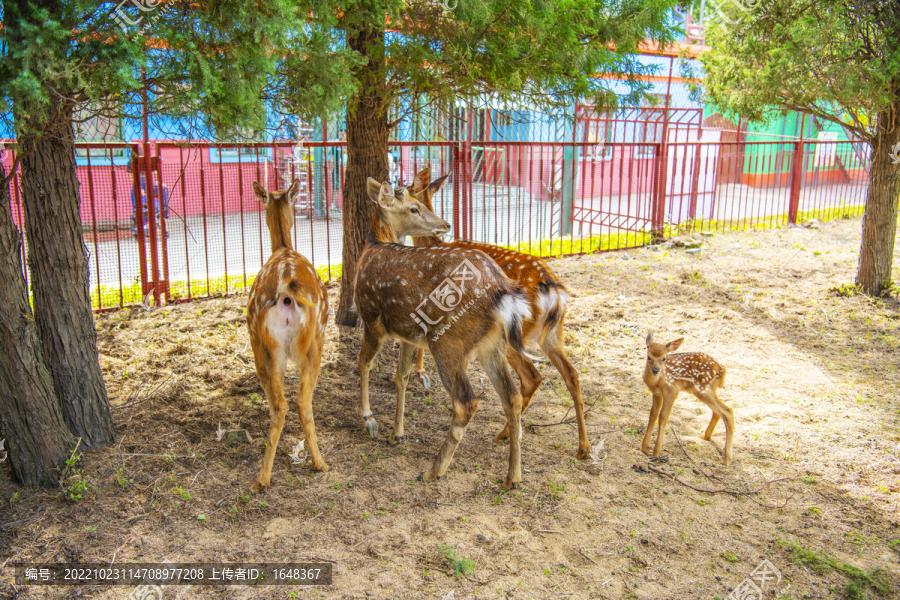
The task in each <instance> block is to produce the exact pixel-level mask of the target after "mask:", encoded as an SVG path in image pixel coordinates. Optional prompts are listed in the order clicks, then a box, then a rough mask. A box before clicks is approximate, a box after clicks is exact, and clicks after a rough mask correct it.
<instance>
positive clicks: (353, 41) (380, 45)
mask: <svg viewBox="0 0 900 600" xmlns="http://www.w3.org/2000/svg"><path fill="white" fill-rule="evenodd" d="M347 44H348V45H349V46H350V48H352V49H353V50H356V51H357V52H359V53H360V54H362V55H363V56H365V57H367V58H368V59H369V61H368V63H367V64H365V65H362V66H361V67H359V68H358V69H357V71H356V78H357V80H358V81H359V83H360V92H359V94H357V96H356V97H355V98H352V99H350V101H349V103H348V106H347V175H346V178H347V179H346V187H345V189H344V256H343V263H344V264H343V267H342V268H343V273H342V275H341V298H340V302H339V303H338V308H337V313H336V315H335V322H336V323H337V324H338V325H348V326H350V327H355V326H356V324H357V314H356V309H355V307H354V304H353V285H354V283H355V280H356V265H357V263H358V262H359V257H360V255H361V254H362V251H363V248H364V247H365V245H366V238H367V237H368V235H369V225H370V222H371V220H372V211H373V207H374V204H373V203H372V201H371V200H370V199H369V195H368V193H367V192H366V179H367V178H369V177H372V178H374V179H377V180H378V181H385V180H387V178H388V163H387V153H388V115H387V108H388V107H387V100H386V98H385V95H386V90H385V87H384V85H385V84H384V67H385V64H384V30H383V29H380V30H377V31H362V32H359V33H356V34H348V37H347Z"/></svg>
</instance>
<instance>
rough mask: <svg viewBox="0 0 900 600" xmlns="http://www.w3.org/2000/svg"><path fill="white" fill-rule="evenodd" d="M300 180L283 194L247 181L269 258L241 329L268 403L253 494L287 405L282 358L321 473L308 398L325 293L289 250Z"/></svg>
mask: <svg viewBox="0 0 900 600" xmlns="http://www.w3.org/2000/svg"><path fill="white" fill-rule="evenodd" d="M299 189H300V181H299V180H294V182H293V183H292V184H291V187H290V188H288V189H287V190H285V191H283V192H266V191H265V190H264V189H263V188H262V186H261V185H259V183H257V182H255V181H254V182H253V192H254V193H255V194H256V197H257V198H259V200H260V202H262V203H263V204H264V205H265V207H266V226H267V227H268V228H269V237H270V238H271V241H272V256H270V257H269V260H267V261H266V264H264V265H263V267H262V269H260V271H259V275H257V277H256V281H254V282H253V287H252V288H251V289H250V299H249V300H248V302H247V326H248V329H249V330H250V345H251V346H252V348H253V358H254V360H255V362H256V374H257V375H258V376H259V381H260V383H261V384H262V387H263V389H264V390H265V392H266V399H267V400H268V401H269V417H270V419H271V420H270V423H269V439H268V442H267V444H266V455H265V457H264V458H263V463H262V468H261V469H260V471H259V477H257V479H256V482H255V483H254V484H253V488H252V489H253V491H255V492H259V491H263V490H265V489H266V487H267V486H268V485H269V480H270V479H271V477H272V463H273V462H274V460H275V451H276V450H277V449H278V440H279V438H280V437H281V430H282V429H283V428H284V417H285V413H286V412H287V402H286V401H285V399H284V370H285V366H286V363H287V360H288V359H291V360H293V361H294V362H295V363H297V365H298V366H299V367H300V394H299V396H298V398H297V412H298V414H299V415H300V423H301V424H302V425H303V432H304V433H305V434H306V443H307V448H308V450H309V456H310V461H311V462H312V468H313V470H314V471H327V470H328V465H327V464H325V461H324V460H322V455H321V454H320V453H319V446H318V444H317V443H316V425H315V422H314V421H313V413H312V394H313V389H314V388H315V387H316V380H317V379H318V378H319V367H320V364H321V359H322V346H323V345H324V344H325V323H326V320H327V318H328V293H327V292H326V290H325V286H324V285H322V280H321V279H319V275H318V273H316V271H315V269H313V266H312V264H311V263H310V262H309V261H308V260H306V258H304V257H303V255H301V254H299V253H298V252H295V251H294V248H293V245H292V244H291V228H292V227H293V226H294V196H295V195H296V194H297V192H298V191H299Z"/></svg>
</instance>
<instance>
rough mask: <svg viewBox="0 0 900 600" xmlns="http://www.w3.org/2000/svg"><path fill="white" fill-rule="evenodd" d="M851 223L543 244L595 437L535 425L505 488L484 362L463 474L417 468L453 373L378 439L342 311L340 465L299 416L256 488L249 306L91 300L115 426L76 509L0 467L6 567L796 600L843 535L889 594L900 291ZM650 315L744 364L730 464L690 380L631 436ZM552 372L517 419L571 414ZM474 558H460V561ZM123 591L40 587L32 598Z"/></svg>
mask: <svg viewBox="0 0 900 600" xmlns="http://www.w3.org/2000/svg"><path fill="white" fill-rule="evenodd" d="M858 236H859V222H858V221H856V220H853V221H837V222H833V223H828V224H825V225H823V229H821V230H808V229H787V230H786V229H782V230H774V231H768V232H755V233H731V234H727V235H720V236H716V237H714V238H711V239H710V240H708V241H709V242H710V243H711V249H710V250H708V251H706V252H704V254H703V255H702V256H700V257H696V256H691V255H688V254H685V253H684V252H683V251H681V250H668V251H667V250H664V249H660V250H657V251H653V250H650V249H642V250H636V251H630V252H620V253H614V254H604V255H597V256H586V257H580V258H569V259H565V260H560V261H555V262H554V269H555V270H556V271H557V272H558V273H559V275H560V276H561V277H562V278H563V280H564V281H566V282H567V284H568V285H569V286H570V288H571V289H572V291H573V293H574V296H575V299H574V301H573V303H572V306H571V309H570V311H569V316H568V328H567V344H568V348H569V350H570V351H571V354H572V357H573V362H574V363H575V365H576V367H577V368H578V370H579V372H580V373H581V382H582V388H583V390H584V397H585V401H586V403H587V404H588V405H589V407H590V411H589V413H588V427H589V431H590V433H591V439H592V441H593V440H597V441H595V447H596V446H598V445H599V444H598V442H599V441H600V440H602V443H603V450H602V451H601V452H599V453H598V455H597V460H596V461H591V460H587V461H576V460H575V459H574V452H575V449H576V446H577V443H576V442H577V437H576V434H575V430H574V428H573V427H572V426H571V425H566V424H564V425H555V426H546V427H528V428H527V433H526V435H525V437H524V440H523V450H524V452H523V467H524V469H525V472H524V473H523V475H524V481H523V484H522V486H521V487H520V489H518V490H516V491H512V492H502V491H501V490H500V488H499V486H498V483H499V480H500V479H501V478H502V477H503V476H504V474H505V472H506V454H507V450H506V447H505V446H497V445H495V444H494V443H493V441H492V440H493V436H494V434H495V433H496V432H497V430H499V428H500V427H501V425H502V420H503V417H502V411H501V409H500V406H499V402H498V401H497V400H496V397H495V395H494V393H493V391H492V390H490V388H489V386H488V385H487V384H486V381H485V380H483V375H482V374H481V372H480V370H478V369H477V368H473V371H472V379H473V384H474V386H475V388H476V392H478V393H479V395H480V397H482V398H483V400H482V402H481V404H480V409H479V412H478V414H477V415H476V417H475V419H474V421H473V423H472V424H471V425H470V427H469V430H468V432H467V434H466V437H465V438H464V439H463V443H462V444H461V446H460V448H459V451H458V452H457V454H456V456H455V458H454V461H453V463H452V464H451V467H450V470H449V471H448V473H447V476H446V477H445V478H444V479H442V480H441V481H439V482H436V483H432V484H428V485H424V484H417V483H415V482H414V481H413V480H414V478H415V476H416V475H417V474H418V473H419V472H420V471H422V470H423V469H424V468H425V466H426V465H427V464H428V463H429V462H430V461H431V459H432V458H433V456H434V454H435V452H436V451H437V449H438V446H439V445H440V443H441V441H442V440H443V438H444V437H445V435H446V429H447V426H448V424H449V413H448V411H447V410H445V408H444V403H445V402H446V400H447V396H446V393H445V392H444V391H443V390H437V391H435V390H433V389H432V390H430V391H427V390H423V389H422V388H421V386H419V385H418V383H412V384H411V386H410V388H411V390H410V394H408V399H407V424H406V431H407V440H409V442H408V443H407V444H405V445H401V446H399V447H392V446H388V445H387V444H386V443H385V442H384V440H383V439H382V441H379V442H372V441H371V440H369V438H368V436H367V435H366V434H365V433H364V431H363V428H362V426H361V423H360V422H359V419H358V417H357V416H356V408H355V407H356V396H357V390H358V382H357V374H356V372H355V363H356V353H357V351H358V349H359V333H358V332H357V331H351V330H345V331H338V329H337V328H335V327H332V328H331V330H330V335H329V339H328V341H327V342H326V358H325V360H324V364H325V366H324V369H323V373H322V376H321V378H320V380H319V386H318V388H317V390H316V394H315V401H314V405H315V411H316V412H315V415H316V420H317V426H318V427H317V431H318V432H319V436H320V437H319V439H320V446H321V447H322V450H323V454H324V458H325V460H326V461H328V463H329V464H330V466H331V471H329V472H328V473H318V474H314V473H311V472H310V470H309V467H308V464H304V465H292V464H291V463H292V461H291V459H290V458H289V457H288V456H287V451H288V450H289V449H290V448H291V447H293V446H294V444H295V443H296V442H297V441H298V440H299V439H300V438H302V435H303V434H302V429H301V427H300V424H299V420H298V419H297V417H296V415H295V414H289V417H288V420H287V425H286V427H285V433H284V435H283V437H282V442H281V448H282V449H283V450H284V452H281V453H279V455H278V457H277V458H276V461H275V469H274V473H273V480H272V485H271V487H270V488H269V491H268V492H267V493H266V494H264V495H251V494H250V492H249V487H250V484H251V483H252V482H253V480H254V478H255V476H256V474H257V471H258V469H259V461H260V460H261V457H262V449H263V446H262V444H263V439H262V436H263V435H264V433H265V431H266V429H267V427H268V410H267V407H266V403H265V399H264V398H263V396H262V390H261V389H260V386H259V382H258V380H257V378H256V375H255V373H254V371H253V368H252V364H253V357H252V353H251V352H250V350H249V347H248V343H247V342H248V339H247V333H246V328H245V324H244V323H245V317H244V309H243V306H244V303H245V298H230V299H224V300H212V301H207V302H196V303H192V304H185V305H179V306H174V307H169V308H165V309H159V310H154V311H149V312H146V311H144V310H142V309H137V310H131V311H122V312H118V313H112V314H107V315H103V316H100V317H98V322H97V329H98V332H99V341H100V348H101V363H102V365H103V368H104V373H105V375H106V378H107V386H108V389H109V392H110V395H111V397H112V399H113V404H114V416H115V419H116V425H117V443H116V445H115V446H114V447H112V448H107V449H101V450H97V451H92V452H89V453H86V454H85V456H84V466H83V478H82V479H80V480H81V481H84V482H86V484H87V489H86V491H84V493H83V497H82V498H81V499H80V500H78V501H77V502H72V501H66V500H64V499H62V498H57V497H56V495H57V492H56V491H36V490H27V489H22V488H20V487H19V486H17V485H15V484H14V483H12V482H10V481H4V482H2V483H0V499H2V503H0V522H2V523H14V525H13V526H11V527H8V528H3V529H0V544H2V551H0V564H2V562H3V561H6V560H9V561H10V562H15V561H29V562H30V561H36V562H42V561H107V562H108V561H111V560H113V559H114V560H115V561H117V562H121V561H126V560H128V561H160V560H163V559H168V560H172V561H181V562H191V561H193V562H200V561H210V562H211V561H217V562H241V561H251V560H253V561H263V560H268V561H272V562H279V561H285V562H287V561H301V560H314V559H316V558H324V559H329V560H332V561H335V562H334V573H335V576H334V584H333V585H332V586H331V587H329V588H326V589H322V588H319V589H304V588H300V587H298V588H287V587H268V588H267V587H262V588H259V587H255V588H237V587H230V588H224V587H219V588H215V587H213V586H206V587H193V588H190V587H178V588H176V587H170V588H167V589H166V600H171V598H229V599H248V600H249V599H251V598H261V599H262V598H279V599H280V598H287V597H301V598H306V597H309V598H360V599H362V598H444V597H445V596H446V595H447V593H448V592H450V591H451V590H454V592H455V598H457V599H461V598H473V597H477V598H507V597H509V598H550V597H560V598H615V599H618V598H648V599H650V598H679V599H682V598H716V597H718V598H725V597H726V596H727V595H728V593H729V590H730V589H731V588H733V587H735V586H736V585H738V583H739V582H740V581H741V580H742V579H743V578H744V577H745V576H747V575H749V574H750V572H751V571H752V570H753V569H754V568H755V567H756V565H757V564H759V563H760V561H761V560H762V559H763V558H768V559H769V560H771V561H772V562H773V563H774V564H775V565H776V566H777V568H778V569H780V571H781V574H782V577H783V579H782V581H781V583H780V584H779V586H778V588H779V589H782V588H784V586H786V585H787V583H788V582H789V583H790V588H789V590H787V591H786V592H785V595H784V597H786V598H787V597H790V598H804V597H820V598H826V597H835V595H834V594H832V593H831V592H829V589H833V590H835V594H837V593H838V592H840V590H843V589H844V587H845V585H846V584H847V583H848V582H849V579H848V575H846V574H845V573H844V572H843V571H841V570H835V569H827V568H825V569H824V570H823V571H821V572H819V571H815V570H810V569H809V568H807V566H806V565H805V564H804V563H803V561H802V560H799V559H798V560H796V561H795V559H796V557H797V556H825V555H827V556H829V557H833V559H834V562H835V564H841V565H845V564H846V565H851V566H853V567H855V568H858V569H860V570H861V571H862V572H870V571H872V570H873V569H876V568H881V569H884V571H885V573H886V576H887V580H888V581H889V583H890V585H891V586H892V587H893V589H894V593H896V590H897V589H900V568H898V556H900V529H898V526H900V517H898V515H900V513H898V508H900V506H898V499H900V463H898V455H900V447H898V427H897V426H898V410H900V393H898V391H900V364H898V363H900V351H898V342H900V339H898V336H900V334H898V329H900V327H898V325H900V307H898V303H897V302H896V301H895V300H883V301H882V300H879V301H875V302H873V301H872V300H870V299H869V298H867V297H864V296H859V295H849V296H848V295H841V294H838V293H835V292H830V291H829V289H830V288H833V287H835V286H839V285H841V284H846V283H848V282H850V281H852V273H853V269H854V266H855V257H856V252H857V250H858V248H857V245H858ZM898 254H900V253H898ZM895 264H898V265H900V256H898V257H896V258H895ZM895 280H900V277H895ZM331 291H332V293H336V288H332V290H331ZM651 328H652V329H653V330H654V331H655V332H656V337H657V338H658V339H660V340H662V339H663V338H666V339H674V338H676V337H681V336H685V337H686V341H685V344H684V345H683V349H684V350H685V351H691V350H702V351H706V352H708V353H710V354H712V355H713V356H715V357H716V358H717V359H719V360H720V362H722V363H724V364H725V365H726V366H727V367H728V382H727V384H726V387H725V388H724V390H723V392H722V394H721V396H722V398H723V400H724V401H725V402H727V403H729V404H730V405H731V406H733V407H734V409H735V419H736V427H737V431H736V434H735V440H734V457H735V462H734V463H733V465H732V466H731V467H729V468H726V467H724V466H722V465H721V464H720V460H721V448H722V445H723V441H724V437H723V436H724V431H723V430H722V428H721V425H720V428H719V429H718V430H717V431H716V434H715V435H714V436H713V441H712V442H704V441H702V440H701V439H700V436H701V434H702V432H703V430H704V429H705V427H706V423H707V421H708V418H709V415H708V410H707V409H706V408H705V407H703V406H702V405H700V403H699V402H697V401H696V400H694V399H693V398H691V397H689V396H682V397H681V398H680V399H679V400H678V402H677V403H676V405H675V409H674V411H673V415H672V419H671V420H670V427H671V429H670V433H669V435H668V436H667V437H666V441H665V444H664V454H665V456H666V457H667V458H668V462H667V463H650V462H649V461H648V460H647V458H646V457H645V456H644V455H643V454H642V453H641V452H640V451H639V449H638V448H639V446H640V439H641V435H642V432H643V428H644V427H645V426H646V419H647V412H648V410H649V399H648V398H647V396H646V392H645V390H644V388H643V383H642V382H641V380H640V370H641V368H642V363H643V360H644V357H643V338H644V336H645V335H646V331H647V330H648V329H651ZM395 359H396V350H395V349H394V348H392V347H391V344H388V345H387V347H386V349H385V350H384V351H382V353H381V355H380V356H379V358H378V363H377V364H378V366H377V367H376V369H375V370H374V371H373V376H372V396H373V397H372V406H373V409H374V411H375V412H376V415H377V416H378V418H379V421H380V422H381V424H382V438H384V437H385V436H386V435H387V433H388V432H389V430H390V422H391V418H392V414H393V413H392V411H393V397H394V386H393V383H392V380H391V377H392V374H393V370H394V366H395V364H396V363H395ZM427 366H428V368H429V369H430V371H431V372H432V373H433V372H434V366H433V364H430V363H427ZM539 368H540V369H541V371H542V373H543V375H544V378H545V379H544V384H543V386H542V388H541V389H540V390H539V391H538V394H537V395H536V396H535V400H534V402H533V403H532V406H531V407H530V409H529V411H528V413H527V414H526V424H531V425H551V424H553V423H559V422H560V421H564V420H566V419H567V418H568V417H567V415H569V408H570V405H571V399H570V398H569V397H568V393H567V392H566V389H565V386H564V385H563V383H562V380H561V378H560V377H559V375H558V373H556V372H555V371H554V370H553V369H552V367H550V366H549V364H548V363H542V364H540V365H539ZM292 381H293V382H295V381H296V379H295V378H294V379H293V380H292ZM289 383H290V382H289ZM569 416H570V415H569ZM219 423H221V425H222V427H223V428H227V429H234V428H239V427H245V428H247V429H248V430H249V431H250V433H251V435H252V436H253V437H254V441H253V443H252V444H251V445H249V446H246V445H244V446H235V447H231V448H229V447H225V446H223V445H222V444H220V443H219V442H217V441H216V429H217V426H218V424H219ZM676 434H677V435H676ZM651 467H652V469H651ZM654 470H656V471H662V472H663V473H664V474H671V475H674V476H676V477H677V478H678V479H679V480H680V481H682V482H684V483H685V484H689V485H690V486H693V488H698V489H707V490H709V489H714V490H727V491H728V492H729V493H724V492H719V493H708V492H701V491H697V490H696V489H692V487H688V486H687V485H682V484H680V483H676V482H674V481H673V480H672V479H671V478H669V477H668V476H666V475H664V474H660V473H656V472H654ZM774 480H779V481H774ZM767 482H772V483H770V484H769V485H766V484H767ZM760 488H761V489H760ZM755 490H759V491H755ZM38 508H41V510H37V509H38ZM201 515H202V516H203V517H204V518H203V519H199V518H198V517H200V516H201ZM442 544H444V545H443V546H442ZM797 548H801V549H804V550H805V551H806V552H807V554H802V553H800V554H798V551H797ZM451 550H452V551H451ZM450 557H453V558H452V559H451V558H450ZM473 563H474V570H472V571H471V572H470V571H469V570H468V569H461V568H459V567H460V564H465V565H467V566H468V567H471V565H472V564H473ZM456 572H458V573H459V576H458V577H457V575H456ZM12 581H13V579H12V577H11V576H10V574H9V573H8V572H4V573H3V575H2V576H0V597H3V594H4V593H5V594H6V595H7V596H12V594H13V591H12V590H13V588H12ZM773 589H774V588H773ZM129 591H130V590H128V589H126V588H105V589H104V588H38V587H30V588H28V589H24V590H20V591H19V595H18V596H17V597H18V598H73V597H79V596H78V595H79V594H83V596H82V597H90V598H124V597H125V596H126V595H127V593H128V592H129ZM291 593H294V594H296V596H290V594H291ZM863 593H866V594H868V596H869V597H873V598H874V597H877V596H876V592H875V591H874V589H873V588H869V589H867V590H864V592H863ZM767 597H771V594H770V595H768V596H767Z"/></svg>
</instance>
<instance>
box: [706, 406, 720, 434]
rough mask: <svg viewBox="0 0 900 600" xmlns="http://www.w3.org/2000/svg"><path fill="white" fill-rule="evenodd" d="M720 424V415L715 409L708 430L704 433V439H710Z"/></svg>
mask: <svg viewBox="0 0 900 600" xmlns="http://www.w3.org/2000/svg"><path fill="white" fill-rule="evenodd" d="M718 424H719V415H717V414H716V411H713V414H712V418H711V419H710V420H709V426H708V427H707V428H706V432H705V433H704V434H703V439H704V440H709V438H711V437H712V434H713V431H714V430H715V429H716V425H718Z"/></svg>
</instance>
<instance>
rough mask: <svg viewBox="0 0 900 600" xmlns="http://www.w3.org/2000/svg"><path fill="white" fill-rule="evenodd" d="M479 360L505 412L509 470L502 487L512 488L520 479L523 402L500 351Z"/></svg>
mask: <svg viewBox="0 0 900 600" xmlns="http://www.w3.org/2000/svg"><path fill="white" fill-rule="evenodd" d="M479 362H480V363H481V366H482V367H484V370H485V372H486V373H487V376H488V378H489V379H490V380H491V383H492V384H493V386H494V389H495V390H496V391H497V394H498V395H499V396H500V400H501V401H502V402H503V412H505V413H506V429H507V431H509V471H508V472H507V474H506V481H505V482H504V483H503V487H504V488H506V489H510V488H514V487H516V485H517V484H518V483H519V482H520V481H522V454H521V448H522V412H523V411H524V408H523V406H524V402H523V400H522V396H521V395H520V394H519V391H518V390H517V389H516V384H515V382H514V381H513V379H512V375H511V374H510V372H509V369H508V368H507V365H506V361H505V360H504V359H503V355H502V354H501V353H500V352H498V351H495V352H493V353H491V354H489V355H487V356H481V357H479ZM529 362H530V361H529ZM532 366H533V365H532Z"/></svg>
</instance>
